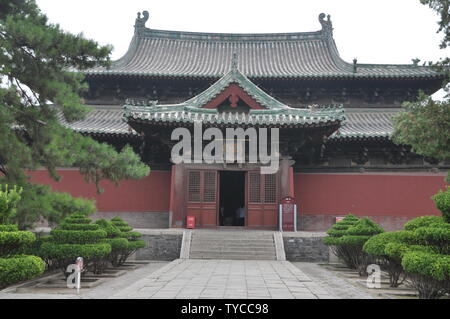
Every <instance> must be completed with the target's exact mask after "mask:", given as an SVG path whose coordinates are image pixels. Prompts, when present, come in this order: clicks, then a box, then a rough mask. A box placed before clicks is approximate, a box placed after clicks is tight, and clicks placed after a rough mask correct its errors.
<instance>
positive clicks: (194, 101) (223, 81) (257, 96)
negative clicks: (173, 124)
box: [183, 54, 289, 109]
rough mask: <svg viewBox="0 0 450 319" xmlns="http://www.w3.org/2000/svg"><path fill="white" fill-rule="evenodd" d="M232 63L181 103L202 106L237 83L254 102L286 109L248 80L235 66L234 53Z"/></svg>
mask: <svg viewBox="0 0 450 319" xmlns="http://www.w3.org/2000/svg"><path fill="white" fill-rule="evenodd" d="M233 60H234V65H233V66H232V69H231V70H230V71H229V72H228V73H227V74H225V75H224V76H223V77H221V78H220V79H219V80H218V81H216V82H215V83H214V84H213V85H211V86H210V87H209V88H207V89H206V90H205V91H203V92H201V93H200V94H198V95H196V96H194V97H193V98H191V99H189V100H187V101H186V102H184V103H183V105H188V106H192V107H203V106H205V104H207V103H208V102H209V101H211V100H212V99H213V98H215V97H216V96H217V95H218V94H219V93H221V92H222V91H224V90H225V89H226V88H227V87H228V86H229V85H230V84H232V83H235V84H237V85H239V87H241V88H242V89H243V90H244V91H245V92H246V93H247V94H248V95H250V96H251V97H252V98H253V99H254V100H255V101H256V102H258V103H259V105H261V106H262V107H265V108H267V109H287V108H289V106H287V105H285V104H283V103H281V102H280V101H278V100H277V99H275V98H273V97H272V96H270V95H269V94H267V93H266V92H264V91H263V90H261V89H260V88H259V87H258V86H257V85H255V84H254V83H253V82H252V81H250V80H249V79H248V78H247V77H246V76H245V75H244V74H242V72H241V71H240V70H238V66H237V55H236V54H235V56H234V58H233Z"/></svg>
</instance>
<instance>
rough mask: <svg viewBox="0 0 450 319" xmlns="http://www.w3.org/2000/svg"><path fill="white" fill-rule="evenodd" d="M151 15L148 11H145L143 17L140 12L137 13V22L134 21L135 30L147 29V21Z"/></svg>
mask: <svg viewBox="0 0 450 319" xmlns="http://www.w3.org/2000/svg"><path fill="white" fill-rule="evenodd" d="M149 16H150V15H149V13H148V11H143V12H142V17H141V13H140V12H138V13H137V18H136V22H135V23H134V30H135V32H139V30H142V29H145V23H146V22H147V21H148V18H149Z"/></svg>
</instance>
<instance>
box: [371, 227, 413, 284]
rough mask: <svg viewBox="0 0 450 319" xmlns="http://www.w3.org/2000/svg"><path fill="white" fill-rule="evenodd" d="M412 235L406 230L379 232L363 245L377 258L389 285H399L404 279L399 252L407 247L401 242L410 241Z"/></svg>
mask: <svg viewBox="0 0 450 319" xmlns="http://www.w3.org/2000/svg"><path fill="white" fill-rule="evenodd" d="M413 237H414V234H413V232H411V231H406V230H403V231H396V232H388V233H381V234H378V235H375V236H373V237H371V238H370V239H369V240H368V241H367V242H366V243H365V244H364V246H363V251H364V252H366V253H368V254H370V255H372V256H373V257H374V259H376V260H378V261H379V262H380V264H381V265H380V266H381V268H382V269H383V270H385V271H386V272H387V273H388V275H389V285H390V286H391V287H398V286H400V285H401V284H402V283H403V282H404V281H405V279H406V274H405V272H404V270H403V267H402V264H401V262H402V259H401V254H400V253H399V252H400V251H403V250H405V249H408V246H406V245H404V244H403V243H402V242H408V241H411V240H412V238H413Z"/></svg>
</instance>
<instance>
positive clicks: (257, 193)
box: [248, 172, 261, 203]
mask: <svg viewBox="0 0 450 319" xmlns="http://www.w3.org/2000/svg"><path fill="white" fill-rule="evenodd" d="M248 181H249V183H248V184H249V185H248V186H249V189H248V193H249V202H250V203H261V174H260V173H259V172H249V173H248Z"/></svg>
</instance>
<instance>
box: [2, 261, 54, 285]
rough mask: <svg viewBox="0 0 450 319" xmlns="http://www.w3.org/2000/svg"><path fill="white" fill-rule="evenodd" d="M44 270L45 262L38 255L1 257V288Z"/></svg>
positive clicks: (30, 277)
mask: <svg viewBox="0 0 450 319" xmlns="http://www.w3.org/2000/svg"><path fill="white" fill-rule="evenodd" d="M44 270H45V263H44V262H43V261H42V259H41V258H39V257H36V256H25V255H24V256H13V257H11V258H0V288H4V287H6V286H8V285H10V284H13V283H16V282H20V281H24V280H29V279H32V278H35V277H37V276H40V275H42V274H43V273H44Z"/></svg>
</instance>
